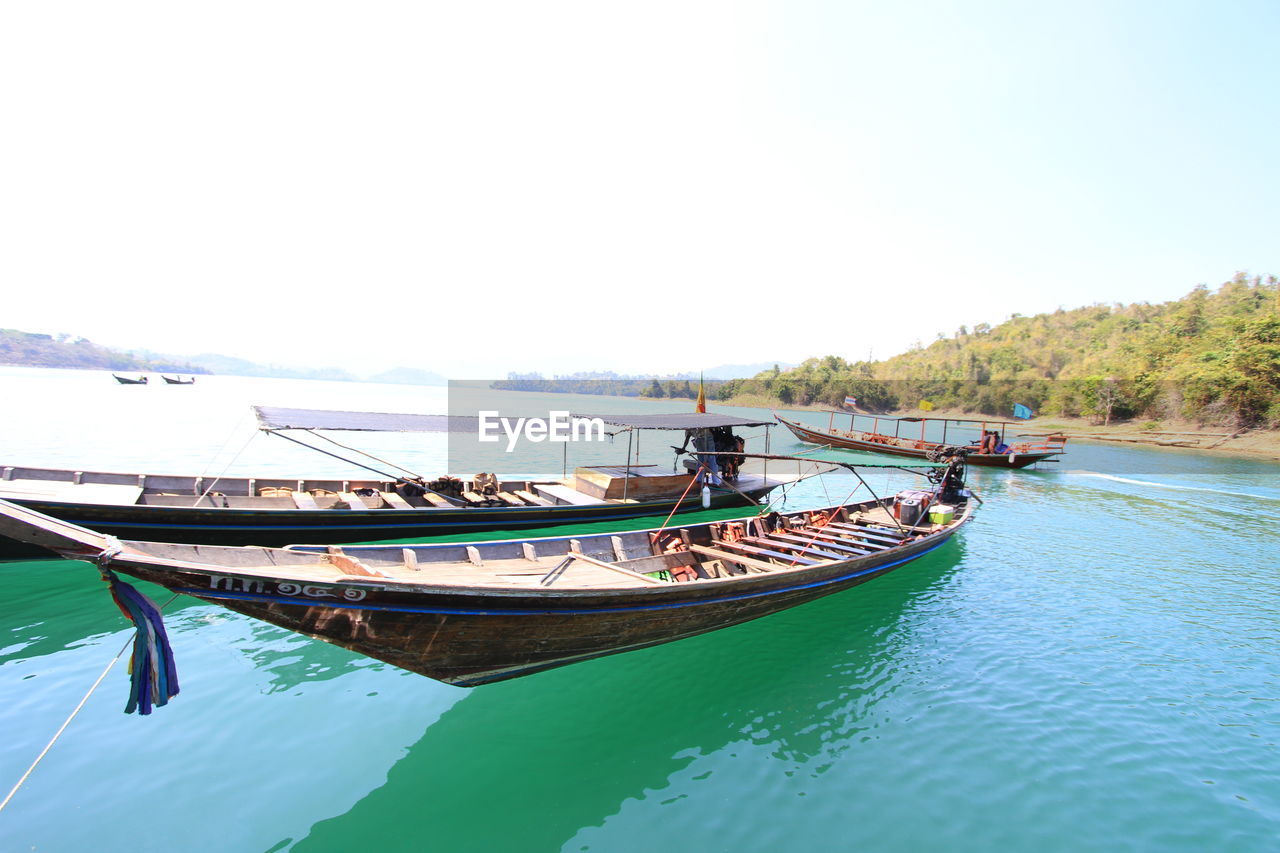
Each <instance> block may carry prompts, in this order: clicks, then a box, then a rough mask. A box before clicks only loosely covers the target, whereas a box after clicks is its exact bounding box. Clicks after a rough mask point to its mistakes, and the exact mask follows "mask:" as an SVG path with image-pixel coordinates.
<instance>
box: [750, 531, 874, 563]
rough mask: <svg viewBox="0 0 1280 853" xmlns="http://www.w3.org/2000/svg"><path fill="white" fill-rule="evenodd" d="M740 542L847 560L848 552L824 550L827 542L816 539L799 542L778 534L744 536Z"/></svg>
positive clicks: (823, 558)
mask: <svg viewBox="0 0 1280 853" xmlns="http://www.w3.org/2000/svg"><path fill="white" fill-rule="evenodd" d="M738 541H739V542H744V543H746V544H748V545H754V546H756V547H758V548H764V547H770V548H781V549H783V550H784V551H792V552H795V553H796V554H801V555H813V556H815V557H818V558H819V559H821V560H847V559H849V555H848V554H838V553H836V552H835V551H826V550H823V548H822V546H823V545H824V544H826V543H824V542H822V541H820V540H816V539H808V540H805V539H801V540H800V541H799V542H790V541H787V540H786V539H783V538H782V537H778V536H773V535H769V536H744V537H743V538H742V539H739V540H738Z"/></svg>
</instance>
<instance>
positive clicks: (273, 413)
mask: <svg viewBox="0 0 1280 853" xmlns="http://www.w3.org/2000/svg"><path fill="white" fill-rule="evenodd" d="M253 411H254V414H256V415H257V416H258V428H259V429H264V430H272V429H336V430H353V431H357V432H449V431H450V429H451V428H452V429H453V430H458V429H459V427H460V426H461V424H460V423H459V420H460V419H458V418H451V417H450V416H449V415H411V414H401V413H395V412H339V411H332V410H329V409H286V408H281V407H279V406H254V407H253ZM462 420H468V421H474V420H475V419H474V418H468V419H462ZM463 428H465V427H463Z"/></svg>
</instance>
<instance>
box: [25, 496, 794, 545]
mask: <svg viewBox="0 0 1280 853" xmlns="http://www.w3.org/2000/svg"><path fill="white" fill-rule="evenodd" d="M772 488H773V487H772V486H769V487H766V488H759V489H747V490H744V494H745V495H746V496H747V497H749V498H751V499H752V500H758V499H759V498H760V497H762V496H764V495H766V494H768V492H769V491H771V489H772ZM10 501H11V502H12V503H15V504H17V505H19V506H22V507H26V508H27V509H32V510H35V511H36V512H40V513H43V514H45V515H51V516H53V517H55V518H59V519H62V520H63V521H68V522H71V523H73V524H77V525H80V526H81V527H87V528H90V529H92V530H96V531H99V532H101V533H105V534H110V535H112V536H115V537H117V538H119V539H137V540H150V541H161V542H178V543H184V544H194V545H263V546H268V547H280V546H283V545H290V544H292V543H295V542H314V543H317V544H337V543H344V542H368V541H378V540H387V539H405V538H409V537H429V536H450V535H456V534H460V533H474V532H477V531H489V530H493V531H503V530H528V529H532V528H538V527H545V526H548V525H554V524H589V523H594V522H602V521H616V520H625V519H631V518H645V517H649V516H654V515H659V516H660V515H665V514H666V513H669V512H671V511H672V510H673V509H675V510H676V511H677V512H691V511H695V510H700V509H702V508H703V507H702V502H701V497H700V496H699V495H693V496H690V497H686V498H685V499H684V500H683V501H681V502H680V503H679V505H678V506H677V503H676V501H675V500H674V499H667V500H651V501H641V502H636V503H600V504H586V505H568V504H565V505H557V506H523V507H457V508H446V509H441V508H435V507H432V508H425V507H424V508H412V509H370V510H366V511H360V510H351V509H340V510H333V509H326V510H314V509H307V510H301V509H299V510H280V509H271V510H264V509H235V508H221V507H220V508H214V507H173V506H145V505H107V504H85V503H66V502H61V501H41V500H24V499H10ZM746 505H747V503H746V499H745V498H744V497H743V495H741V494H738V493H736V492H722V491H716V492H712V494H711V508H713V509H722V508H728V507H734V506H746ZM47 556H49V552H48V551H46V550H44V549H42V548H38V547H36V546H33V545H29V544H27V543H23V542H19V541H17V540H14V539H11V538H8V537H4V536H0V560H22V559H32V558H39V557H47Z"/></svg>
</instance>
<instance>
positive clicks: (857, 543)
mask: <svg viewBox="0 0 1280 853" xmlns="http://www.w3.org/2000/svg"><path fill="white" fill-rule="evenodd" d="M801 529H802V530H804V531H806V532H807V533H809V534H810V535H814V534H817V535H825V536H829V537H831V538H833V539H834V540H835V541H837V542H845V543H847V544H849V545H852V546H853V547H855V548H862V549H864V550H865V551H867V552H868V553H872V552H875V551H887V550H889V549H890V548H892V547H893V545H886V544H885V543H884V542H873V541H871V540H869V539H860V538H855V537H854V536H850V535H849V534H848V533H846V532H845V531H843V530H832V529H831V525H829V524H828V525H826V526H825V527H803V528H801ZM894 544H895V545H896V544H898V543H896V542H895V543H894Z"/></svg>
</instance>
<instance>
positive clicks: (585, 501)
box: [533, 483, 604, 506]
mask: <svg viewBox="0 0 1280 853" xmlns="http://www.w3.org/2000/svg"><path fill="white" fill-rule="evenodd" d="M533 488H534V490H535V491H537V492H538V493H539V494H541V495H542V496H543V497H547V498H551V499H553V500H556V501H559V502H561V503H567V504H574V505H575V506H589V505H592V504H602V503H604V501H602V500H601V499H599V498H593V497H591V496H590V495H584V494H583V493H582V492H579V491H578V490H576V489H571V488H569V487H568V486H561V485H559V484H557V483H536V484H534V487H533Z"/></svg>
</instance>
